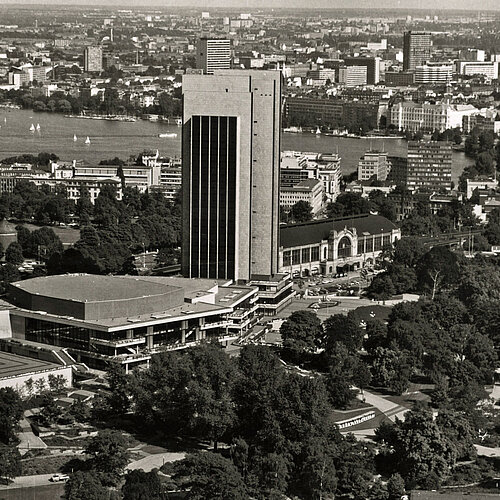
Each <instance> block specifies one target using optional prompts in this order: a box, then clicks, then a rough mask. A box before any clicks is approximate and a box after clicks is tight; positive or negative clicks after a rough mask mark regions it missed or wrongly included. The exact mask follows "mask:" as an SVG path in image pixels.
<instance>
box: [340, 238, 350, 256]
mask: <svg viewBox="0 0 500 500" xmlns="http://www.w3.org/2000/svg"><path fill="white" fill-rule="evenodd" d="M337 255H338V256H339V258H346V257H351V256H352V243H351V240H350V238H349V237H348V236H343V237H342V238H341V239H340V241H339V245H338V247H337Z"/></svg>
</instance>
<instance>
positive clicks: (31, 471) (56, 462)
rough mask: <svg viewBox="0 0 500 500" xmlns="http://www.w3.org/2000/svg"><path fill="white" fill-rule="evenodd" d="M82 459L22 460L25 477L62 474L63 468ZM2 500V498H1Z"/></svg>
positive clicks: (43, 458) (65, 456) (71, 457)
mask: <svg viewBox="0 0 500 500" xmlns="http://www.w3.org/2000/svg"><path fill="white" fill-rule="evenodd" d="M75 458H82V457H81V455H59V456H54V457H51V456H43V457H35V458H28V459H26V460H22V461H21V463H22V467H23V476H34V475H37V474H52V473H55V472H62V468H63V467H64V466H65V465H66V464H67V463H68V462H70V461H71V460H74V459H75ZM0 500H1V497H0Z"/></svg>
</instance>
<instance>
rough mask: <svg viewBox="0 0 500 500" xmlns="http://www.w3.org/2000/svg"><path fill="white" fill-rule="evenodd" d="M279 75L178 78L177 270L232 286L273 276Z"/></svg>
mask: <svg viewBox="0 0 500 500" xmlns="http://www.w3.org/2000/svg"><path fill="white" fill-rule="evenodd" d="M281 86H282V82H281V73H280V72H279V71H244V70H233V71H231V70H229V71H216V72H215V74H214V75H194V74H190V75H184V77H183V82H182V90H183V94H184V95H183V104H184V111H183V129H182V170H183V172H182V203H183V246H182V250H183V255H182V270H183V274H184V275H185V276H187V277H193V278H195V277H199V278H214V279H218V278H220V279H234V280H235V281H248V280H250V279H251V278H252V277H262V278H264V277H268V276H272V275H274V274H275V273H276V272H277V265H278V227H279V163H280V130H281Z"/></svg>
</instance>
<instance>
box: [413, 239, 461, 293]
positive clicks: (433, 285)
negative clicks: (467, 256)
mask: <svg viewBox="0 0 500 500" xmlns="http://www.w3.org/2000/svg"><path fill="white" fill-rule="evenodd" d="M416 272H417V278H418V282H419V287H420V288H421V289H423V290H430V292H431V298H432V299H434V297H435V296H436V293H437V292H438V291H439V290H440V289H441V288H443V287H447V286H450V285H451V284H452V283H455V282H456V281H457V278H458V276H459V268H458V259H457V256H456V255H455V254H454V253H453V252H451V251H450V250H449V249H448V248H446V247H439V246H438V247H433V248H431V249H430V250H429V251H428V252H427V253H426V254H424V255H423V256H422V257H421V258H420V259H419V261H418V262H417V266H416Z"/></svg>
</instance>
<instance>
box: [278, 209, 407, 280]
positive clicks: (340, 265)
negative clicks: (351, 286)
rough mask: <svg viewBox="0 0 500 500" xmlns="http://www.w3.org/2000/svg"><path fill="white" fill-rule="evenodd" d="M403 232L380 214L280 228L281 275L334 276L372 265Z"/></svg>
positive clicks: (322, 220)
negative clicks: (383, 250) (385, 248)
mask: <svg viewBox="0 0 500 500" xmlns="http://www.w3.org/2000/svg"><path fill="white" fill-rule="evenodd" d="M399 238H401V230H400V229H399V228H398V227H397V226H396V225H395V224H393V223H392V222H391V221H389V220H388V219H386V218H385V217H382V216H380V215H360V216H356V217H345V218H341V219H321V220H317V221H311V222H305V223H302V224H290V225H286V226H281V228H280V251H279V269H280V272H283V273H290V274H292V275H293V276H310V275H314V274H323V275H331V274H337V273H339V272H346V271H348V270H354V269H361V268H363V267H366V266H373V264H374V263H375V261H376V259H377V257H378V256H379V255H380V254H381V252H382V249H383V248H384V247H386V246H388V245H390V244H393V243H394V242H395V241H396V239H399Z"/></svg>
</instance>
